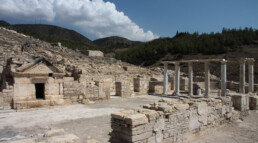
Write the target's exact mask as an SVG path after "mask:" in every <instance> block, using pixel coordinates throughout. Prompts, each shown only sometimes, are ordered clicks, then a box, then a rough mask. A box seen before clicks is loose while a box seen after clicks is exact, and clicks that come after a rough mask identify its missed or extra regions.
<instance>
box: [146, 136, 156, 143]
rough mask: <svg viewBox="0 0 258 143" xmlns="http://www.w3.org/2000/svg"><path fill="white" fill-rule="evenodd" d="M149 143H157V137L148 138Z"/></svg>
mask: <svg viewBox="0 0 258 143" xmlns="http://www.w3.org/2000/svg"><path fill="white" fill-rule="evenodd" d="M147 143H156V137H155V136H152V137H150V138H148V139H147Z"/></svg>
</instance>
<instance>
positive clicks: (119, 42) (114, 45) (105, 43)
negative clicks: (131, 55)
mask: <svg viewBox="0 0 258 143" xmlns="http://www.w3.org/2000/svg"><path fill="white" fill-rule="evenodd" d="M93 43H94V44H96V45H98V46H101V47H105V48H107V49H110V50H114V51H117V49H119V50H120V49H125V48H130V47H133V46H137V45H139V44H141V42H139V41H130V40H128V39H126V38H123V37H118V36H112V37H106V38H101V39H97V40H94V41H93Z"/></svg>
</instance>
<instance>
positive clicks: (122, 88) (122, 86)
mask: <svg viewBox="0 0 258 143" xmlns="http://www.w3.org/2000/svg"><path fill="white" fill-rule="evenodd" d="M116 96H121V97H131V96H132V92H131V90H130V82H128V81H124V82H116Z"/></svg>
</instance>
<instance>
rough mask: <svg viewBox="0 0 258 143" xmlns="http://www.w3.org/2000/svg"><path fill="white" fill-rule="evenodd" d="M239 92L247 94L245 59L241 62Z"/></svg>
mask: <svg viewBox="0 0 258 143" xmlns="http://www.w3.org/2000/svg"><path fill="white" fill-rule="evenodd" d="M239 81H240V84H239V92H240V93H245V59H242V60H240V80H239Z"/></svg>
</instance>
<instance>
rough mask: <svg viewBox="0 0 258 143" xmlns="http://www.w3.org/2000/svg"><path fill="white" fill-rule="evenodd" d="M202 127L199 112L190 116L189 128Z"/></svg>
mask: <svg viewBox="0 0 258 143" xmlns="http://www.w3.org/2000/svg"><path fill="white" fill-rule="evenodd" d="M198 128H200V123H199V118H198V115H197V114H192V115H191V116H190V118H189V129H190V131H193V130H195V129H198Z"/></svg>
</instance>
